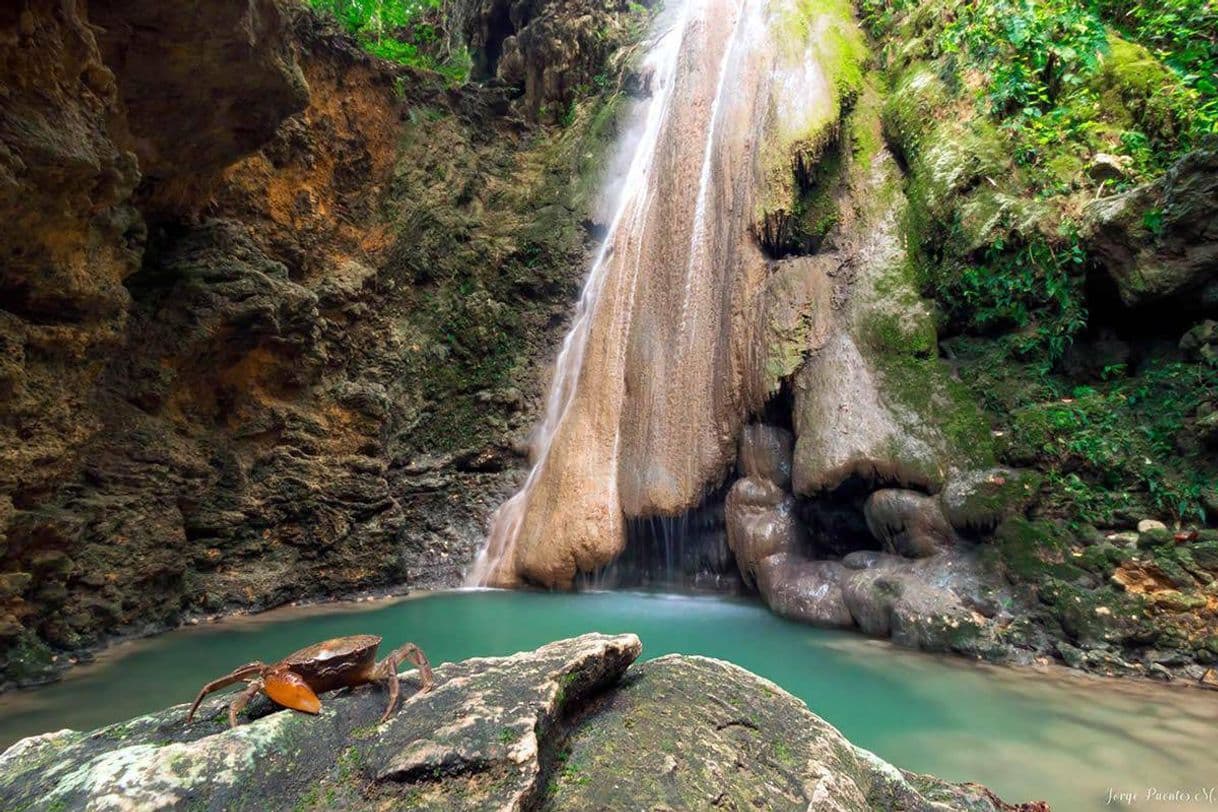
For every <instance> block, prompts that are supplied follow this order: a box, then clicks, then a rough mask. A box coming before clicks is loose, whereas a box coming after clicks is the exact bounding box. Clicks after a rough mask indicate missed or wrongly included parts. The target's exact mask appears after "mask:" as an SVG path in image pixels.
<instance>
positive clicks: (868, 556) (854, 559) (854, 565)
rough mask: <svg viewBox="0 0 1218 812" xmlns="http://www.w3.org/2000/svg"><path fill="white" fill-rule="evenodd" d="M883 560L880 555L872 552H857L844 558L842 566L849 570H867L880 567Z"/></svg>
mask: <svg viewBox="0 0 1218 812" xmlns="http://www.w3.org/2000/svg"><path fill="white" fill-rule="evenodd" d="M882 560H883V556H882V555H881V554H880V553H877V552H873V551H871V550H855V551H854V552H852V553H847V554H846V555H844V556H843V557H842V566H843V567H845V568H846V569H848V570H866V569H871V568H872V567H875V566H878V565H879V564H880V562H881V561H882Z"/></svg>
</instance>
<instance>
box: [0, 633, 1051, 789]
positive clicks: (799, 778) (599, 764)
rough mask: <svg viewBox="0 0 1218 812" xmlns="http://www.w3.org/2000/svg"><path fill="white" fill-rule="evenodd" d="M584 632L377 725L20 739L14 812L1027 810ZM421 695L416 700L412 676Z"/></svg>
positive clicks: (725, 683)
mask: <svg viewBox="0 0 1218 812" xmlns="http://www.w3.org/2000/svg"><path fill="white" fill-rule="evenodd" d="M641 649H642V646H641V644H640V643H639V639H638V638H637V637H635V636H634V635H619V636H607V635H601V634H588V635H584V636H582V637H578V638H575V639H572V640H563V641H560V642H556V643H552V644H550V645H547V646H543V647H542V648H540V649H537V650H536V651H532V652H523V653H520V654H516V655H513V656H511V657H499V658H486V659H472V660H466V661H464V662H461V663H456V664H445V665H442V666H440V667H439V668H437V669H436V679H437V687H436V689H435V691H434V692H432V693H429V694H415V695H413V696H411V697H410V698H409V699H408V700H407V701H406V702H405V703H404V704H403V706H402V708H401V709H400V710H399V711H398V713H397V714H396V715H394V716H393V717H392V718H391V719H390V720H389V721H388V722H386V723H385V724H382V725H377V723H376V720H377V718H378V717H379V715H380V711H381V708H382V703H383V700H384V698H383V696H382V695H381V692H380V691H378V690H376V689H374V688H360V689H356V690H353V691H350V692H340V693H338V694H337V695H330V696H327V697H326V701H325V702H324V704H323V708H322V712H321V714H320V715H319V716H308V715H304V714H297V713H292V712H288V711H274V709H273V708H272V706H271V705H270V703H269V702H266V701H265V700H262V699H260V700H258V701H256V702H255V703H253V704H252V705H251V709H250V714H251V716H254V717H257V718H255V720H254V721H252V722H251V723H250V724H247V725H243V726H241V727H238V728H235V729H228V728H227V727H226V723H227V720H226V719H225V718H224V712H223V707H224V702H223V700H213V701H211V702H209V703H207V704H205V705H204V706H203V712H202V714H201V716H202V718H201V720H200V722H198V723H196V724H195V725H192V726H186V725H185V724H183V716H184V706H178V707H174V708H170V709H168V710H166V711H162V712H160V713H155V714H151V715H149V716H144V717H140V718H138V719H135V720H132V721H130V722H127V723H124V724H118V725H111V726H109V727H105V728H101V729H99V730H96V731H93V732H92V733H78V732H75V731H70V730H65V731H60V732H58V733H48V734H46V735H43V736H35V737H32V738H29V739H25V740H23V741H21V742H18V743H17V744H15V745H13V746H12V747H11V748H9V749H8V750H7V751H6V752H5V753H4V754H3V755H0V808H3V809H6V810H9V809H11V810H44V809H45V810H49V809H57V810H68V809H89V810H126V809H140V810H160V809H192V810H193V809H209V810H240V809H252V810H265V809H294V810H321V809H407V808H408V809H435V810H482V809H486V810H491V809H496V810H498V809H506V810H516V809H551V810H564V809H570V810H588V809H705V808H712V807H716V808H724V809H732V808H735V809H744V808H758V809H776V810H780V809H791V810H795V809H799V810H806V809H816V810H822V809H823V810H873V809H901V810H932V809H934V810H949V809H961V810H1012V809H1016V810H1018V809H1025V810H1036V809H1045V808H1047V807H1044V806H1043V805H1041V804H1028V805H1023V806H1011V805H1008V804H1005V803H1003V802H1002V801H1001V800H999V799H998V798H996V797H995V796H994V795H993V793H991V792H989V791H988V790H986V789H984V788H983V787H979V786H975V785H969V784H964V785H961V784H950V783H947V782H944V781H940V780H938V779H935V778H931V777H929V776H922V775H915V774H912V773H907V772H904V771H902V770H899V769H897V768H895V767H893V766H891V765H889V764H887V763H885V762H883V761H881V760H880V759H879V758H878V757H876V756H874V755H872V754H871V753H869V752H867V751H865V750H861V749H859V748H857V747H854V746H853V745H851V744H850V743H849V742H848V741H846V739H845V738H843V737H842V735H841V734H840V733H838V732H837V730H835V729H834V728H833V727H831V726H830V725H829V724H828V723H826V722H825V721H823V720H822V719H820V718H819V717H817V716H816V715H814V714H812V713H811V712H810V711H809V710H808V709H807V707H806V706H805V705H804V704H803V703H802V702H800V701H799V700H798V699H796V698H795V697H793V696H791V695H790V694H788V693H786V692H785V691H783V690H782V689H781V688H779V687H778V686H776V685H774V684H773V683H771V682H769V681H767V680H764V679H762V678H760V677H757V676H755V675H754V674H751V673H749V672H748V671H745V670H743V669H741V668H738V667H736V666H734V665H730V664H728V663H724V662H719V661H717V660H709V659H705V658H701V657H684V656H669V657H664V658H661V659H659V660H654V661H652V662H648V663H644V664H639V665H635V666H632V665H631V664H632V663H633V662H634V660H635V659H636V658H637V657H638V655H639V653H640V651H641ZM406 683H407V686H406V690H407V692H408V693H409V691H410V690H411V689H412V688H413V687H415V686H413V685H412V684H411V680H410V679H409V678H408V679H407V680H406Z"/></svg>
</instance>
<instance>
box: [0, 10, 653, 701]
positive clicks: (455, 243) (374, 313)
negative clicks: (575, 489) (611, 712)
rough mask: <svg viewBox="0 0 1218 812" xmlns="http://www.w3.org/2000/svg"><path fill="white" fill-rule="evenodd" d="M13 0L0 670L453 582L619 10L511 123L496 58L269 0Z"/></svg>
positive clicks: (565, 248) (558, 283)
mask: <svg viewBox="0 0 1218 812" xmlns="http://www.w3.org/2000/svg"><path fill="white" fill-rule="evenodd" d="M19 6H20V7H19V8H17V9H15V10H12V11H11V12H10V11H7V10H6V11H5V12H2V13H0V29H2V30H3V38H2V39H0V48H2V49H3V51H2V52H3V60H2V62H0V66H2V70H0V93H2V95H3V98H4V104H3V111H2V112H0V190H2V191H0V195H3V197H2V198H0V210H2V211H3V212H4V213H5V216H4V217H2V218H0V220H2V221H3V225H0V229H2V231H0V251H3V252H4V254H3V262H0V266H2V267H3V270H0V298H2V302H0V335H2V336H3V339H2V343H3V345H4V347H5V352H4V356H3V361H0V364H2V366H0V391H2V392H3V401H2V403H0V432H3V435H2V436H0V454H2V455H3V464H2V465H0V471H2V473H0V661H3V671H4V673H5V677H6V679H7V680H13V681H18V682H25V681H32V680H37V679H42V678H45V677H47V676H48V675H50V674H51V673H53V671H52V670H51V668H50V666H51V663H50V656H51V653H52V651H73V650H77V649H80V648H81V647H85V646H89V645H92V644H95V643H97V642H98V641H100V640H102V639H104V638H105V637H106V636H107V635H110V634H113V633H116V632H127V633H130V632H133V631H134V632H139V631H143V630H148V629H155V628H158V627H164V626H166V625H172V624H174V623H177V622H180V620H181V619H182V618H184V617H186V616H188V615H190V614H198V613H213V612H220V611H229V610H233V609H238V608H255V609H256V608H262V607H267V606H271V605H276V604H280V603H283V602H285V601H289V600H294V599H297V598H301V597H308V596H325V595H333V594H337V593H343V592H349V591H352V590H359V589H368V588H375V587H381V586H388V585H394V586H410V585H432V586H434V585H453V584H455V583H457V582H459V579H460V577H461V573H462V570H463V569H464V567H465V566H466V565H467V563H468V561H469V560H470V559H471V558H472V556H473V552H474V549H475V548H476V545H477V544H478V541H479V539H480V537H481V535H482V533H483V530H484V526H485V518H486V515H487V514H488V513H489V511H490V510H491V509H492V508H493V507H494V506H495V505H496V504H497V503H498V502H499V501H500V500H501V498H502V496H503V495H504V493H505V491H506V490H507V489H508V488H510V487H511V485H512V484H513V481H514V478H515V477H516V476H517V471H516V467H517V466H518V465H519V464H520V460H519V457H518V452H517V450H516V449H517V448H518V447H519V446H520V445H521V444H522V439H521V438H522V436H523V435H524V433H525V432H527V429H528V427H529V425H531V423H532V419H533V418H532V417H531V415H532V414H533V413H534V409H535V404H536V401H537V398H538V396H539V393H540V389H541V383H540V379H541V378H542V377H543V376H544V374H545V366H544V365H545V363H546V361H547V359H548V358H549V357H550V356H551V354H552V346H553V342H554V341H555V340H556V339H557V337H558V335H557V331H558V330H559V329H560V327H561V324H562V323H563V321H564V320H565V318H566V314H567V312H568V309H569V302H570V299H571V297H572V296H573V290H574V287H575V286H576V285H577V283H578V280H579V276H580V274H581V273H582V268H583V266H584V262H585V260H584V251H585V243H586V241H587V239H588V235H587V232H586V230H585V228H584V227H583V225H582V224H581V220H582V218H584V217H585V216H586V213H587V206H588V200H589V194H588V192H587V184H589V183H593V182H594V181H593V180H591V179H592V178H594V177H595V175H596V173H597V167H598V156H599V154H600V152H601V150H602V148H603V146H602V145H603V143H604V142H605V140H606V139H607V138H608V137H609V136H610V135H611V133H612V127H613V122H614V114H613V107H614V105H613V99H615V98H616V97H617V95H618V90H617V88H619V87H620V85H621V81H620V76H619V73H618V72H619V71H620V63H614V65H608V64H604V63H603V61H597V60H604V59H607V58H608V56H609V55H610V54H611V53H613V52H615V50H616V48H617V47H618V46H619V45H620V44H621V43H623V42H626V41H627V40H628V38H629V36H630V35H631V34H630V31H631V29H630V28H629V27H628V26H627V25H626V24H625V22H624V20H626V19H627V18H628V17H629V16H630V15H631V14H633V12H632V11H630V10H628V9H624V8H623V9H622V10H621V12H620V13H621V15H622V16H621V19H620V20H619V18H618V16H616V15H617V14H618V12H616V11H613V10H607V11H603V12H598V14H599V16H594V19H595V20H597V21H599V22H598V25H601V24H602V23H604V24H609V23H612V24H613V25H614V26H616V29H615V30H617V31H618V32H619V34H618V37H619V38H618V39H610V40H605V41H604V42H603V43H602V44H603V46H604V47H603V48H602V50H600V51H597V52H596V60H593V59H592V58H591V57H588V58H586V59H584V60H583V62H582V63H581V64H583V65H584V66H585V68H586V70H593V69H595V70H596V71H598V72H605V74H606V75H607V76H612V77H613V78H614V82H613V83H612V84H611V85H607V86H606V87H605V88H604V89H603V91H602V90H601V89H593V88H592V87H591V85H589V84H582V85H581V89H580V91H579V92H578V93H576V92H575V91H573V90H570V89H568V90H567V91H564V96H563V102H564V103H565V104H567V105H568V106H569V112H568V114H567V115H566V116H565V121H564V126H562V127H557V126H550V127H539V126H537V125H534V124H532V123H530V122H529V121H528V120H527V119H525V118H522V117H521V114H524V113H527V112H528V111H527V110H523V109H521V108H520V105H519V104H518V103H517V101H516V99H517V97H520V96H521V94H522V93H524V88H523V87H520V88H518V87H517V86H516V85H513V84H511V83H508V82H503V83H499V84H498V85H497V86H496V87H493V88H488V87H482V86H478V85H470V86H467V87H465V88H463V89H453V88H450V87H448V86H447V85H446V83H445V81H444V80H443V79H442V78H441V77H439V76H436V75H432V74H427V73H425V72H420V71H412V70H410V69H408V68H404V67H400V66H396V65H393V64H390V63H388V62H383V61H380V60H377V59H374V58H372V57H370V56H368V55H367V54H365V53H364V52H362V51H361V50H360V48H358V47H357V46H356V44H355V42H353V41H352V40H351V39H350V38H348V37H347V36H345V35H344V34H342V33H340V32H339V31H338V30H337V29H336V28H334V27H333V26H332V25H331V24H329V23H326V22H324V21H322V20H321V19H319V18H318V17H316V16H315V15H313V14H312V13H310V12H309V11H308V10H307V9H306V8H304V7H303V6H298V5H296V4H294V3H284V4H280V3H277V2H272V1H271V0H258V2H220V3H209V4H206V9H203V10H198V9H196V10H194V11H191V10H190V8H188V7H187V5H186V4H174V3H169V4H166V3H143V2H134V1H133V2H128V3H110V4H94V6H92V7H89V8H86V7H85V6H84V4H83V3H80V4H78V3H49V2H48V3H39V2H30V3H24V4H19ZM6 8H7V7H6ZM644 13H645V12H644ZM521 19H522V23H521V24H524V23H527V22H528V20H529V19H530V18H529V16H528V14H527V13H525V15H524V17H523V18H521ZM548 19H549V20H550V23H549V24H550V25H552V26H561V25H562V24H564V23H563V20H564V19H565V18H563V17H562V16H561V15H556V14H553V13H551V14H550V16H549V17H548ZM581 24H586V21H585V23H581ZM602 27H603V26H602ZM526 53H527V49H526ZM580 178H584V179H585V180H584V181H583V182H581V180H580Z"/></svg>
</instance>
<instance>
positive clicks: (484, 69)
mask: <svg viewBox="0 0 1218 812" xmlns="http://www.w3.org/2000/svg"><path fill="white" fill-rule="evenodd" d="M467 2H469V0H467ZM469 5H470V7H469V8H468V9H467V10H463V12H464V13H463V15H462V16H463V17H464V22H465V24H466V25H467V26H468V27H469V41H470V46H471V48H472V49H473V52H474V54H475V55H476V58H475V72H476V75H477V78H479V79H496V80H498V81H500V82H502V83H504V84H506V85H509V86H512V87H514V88H516V89H517V90H518V92H519V93H520V94H521V98H520V100H519V104H520V105H521V107H522V108H523V111H524V112H525V113H526V115H528V116H529V117H531V118H534V119H541V120H544V121H557V120H559V119H561V118H562V117H563V116H564V115H566V113H567V111H568V110H569V109H570V106H571V105H572V104H573V103H574V102H575V101H576V100H578V99H579V97H580V96H581V95H582V94H583V93H585V92H586V90H581V87H582V88H586V87H588V86H589V85H592V84H593V83H594V82H596V81H601V82H603V81H604V80H605V74H604V72H603V69H604V65H605V63H606V61H607V60H609V59H610V58H612V57H613V56H614V54H615V52H616V51H617V50H618V49H619V48H620V47H621V46H622V45H624V44H627V43H628V42H630V40H631V39H632V38H633V36H634V33H632V32H631V27H632V26H633V27H635V28H637V27H640V26H643V25H646V21H647V14H646V10H645V9H646V8H648V7H650V6H652V5H653V2H650V1H648V2H643V3H641V4H631V3H626V2H609V3H602V2H590V0H575V1H574V2H572V0H472V2H469ZM632 5H633V8H632ZM635 33H637V31H636V32H635ZM598 77H599V79H598Z"/></svg>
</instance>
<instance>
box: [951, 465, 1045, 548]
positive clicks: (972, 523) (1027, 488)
mask: <svg viewBox="0 0 1218 812" xmlns="http://www.w3.org/2000/svg"><path fill="white" fill-rule="evenodd" d="M1039 489H1040V476H1039V475H1038V474H1037V473H1035V472H1034V471H1021V470H1014V469H1011V468H990V469H988V470H984V471H969V472H965V473H961V474H958V475H956V476H954V477H953V478H952V480H951V481H950V482H948V483H947V487H945V488H944V489H943V493H942V496H941V498H942V502H943V512H944V515H946V517H947V520H948V521H949V522H951V525H952V527H954V528H956V530H958V531H960V532H962V533H984V532H986V531H989V530H992V529H994V528H995V527H997V526H998V524H999V523H1001V522H1002V520H1003V519H1006V518H1008V517H1010V516H1014V515H1017V514H1020V513H1022V512H1024V511H1026V510H1027V509H1028V507H1029V506H1031V505H1032V504H1033V503H1034V501H1035V500H1036V497H1037V495H1038V491H1039Z"/></svg>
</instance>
